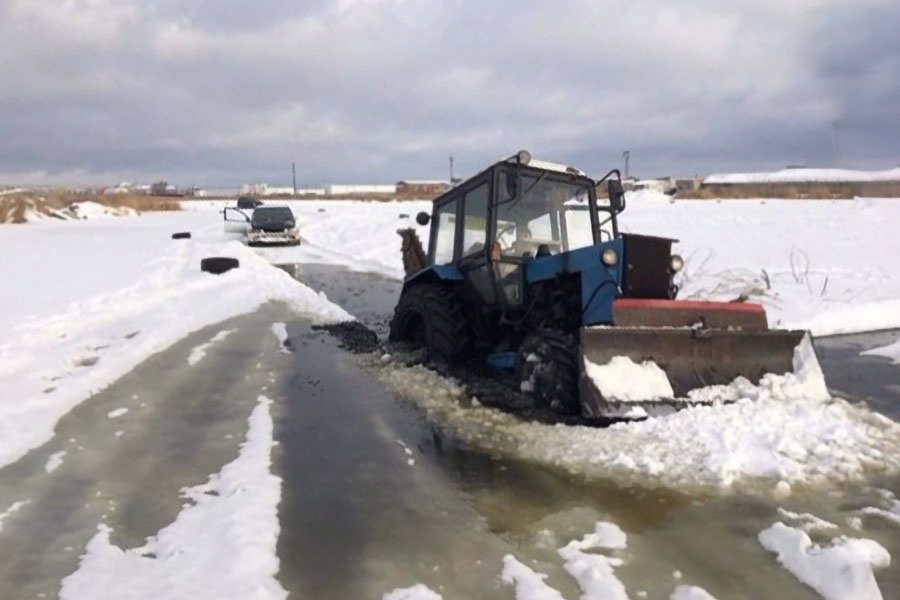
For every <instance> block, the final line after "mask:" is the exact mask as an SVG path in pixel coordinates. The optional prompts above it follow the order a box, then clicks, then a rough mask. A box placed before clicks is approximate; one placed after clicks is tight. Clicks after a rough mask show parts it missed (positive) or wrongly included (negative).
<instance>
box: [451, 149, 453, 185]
mask: <svg viewBox="0 0 900 600" xmlns="http://www.w3.org/2000/svg"><path fill="white" fill-rule="evenodd" d="M450 185H453V155H452V154H451V155H450Z"/></svg>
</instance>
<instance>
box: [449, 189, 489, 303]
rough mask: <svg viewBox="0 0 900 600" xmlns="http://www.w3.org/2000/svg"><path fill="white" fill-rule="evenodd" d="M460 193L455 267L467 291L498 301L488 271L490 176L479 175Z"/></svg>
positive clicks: (487, 299)
mask: <svg viewBox="0 0 900 600" xmlns="http://www.w3.org/2000/svg"><path fill="white" fill-rule="evenodd" d="M460 194H461V196H462V198H461V199H462V215H463V218H462V223H461V229H462V231H461V232H460V236H461V243H462V250H461V252H460V259H459V261H458V263H457V264H458V267H459V271H460V273H462V276H463V278H464V279H465V280H466V284H467V288H468V290H469V294H471V295H474V296H475V297H476V298H477V299H478V300H479V302H480V303H481V304H483V305H487V306H493V305H494V304H496V303H497V292H496V289H495V286H494V281H493V277H492V274H491V269H492V262H491V258H490V244H489V243H488V233H489V231H488V230H489V227H488V223H489V222H488V205H489V201H490V179H489V178H488V177H482V178H479V179H478V180H476V181H474V182H472V183H471V184H469V185H466V186H465V188H462V189H460Z"/></svg>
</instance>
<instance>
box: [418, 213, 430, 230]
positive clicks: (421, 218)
mask: <svg viewBox="0 0 900 600" xmlns="http://www.w3.org/2000/svg"><path fill="white" fill-rule="evenodd" d="M430 221H431V215H429V214H428V213H427V212H424V211H423V212H420V213H419V214H417V215H416V223H418V224H419V225H421V226H422V227H425V226H426V225H428V223H429V222H430Z"/></svg>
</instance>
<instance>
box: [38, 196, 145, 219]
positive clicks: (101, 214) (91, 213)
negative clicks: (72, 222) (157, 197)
mask: <svg viewBox="0 0 900 600" xmlns="http://www.w3.org/2000/svg"><path fill="white" fill-rule="evenodd" d="M54 214H55V215H56V216H58V217H63V218H66V217H68V218H71V219H80V220H88V219H108V218H111V217H132V216H134V215H136V214H137V211H136V210H134V209H133V208H128V207H127V206H106V205H105V204H99V203H97V202H92V201H90V200H87V201H84V202H73V203H72V204H70V205H69V206H67V207H65V208H63V209H61V210H58V211H56V212H55V213H54Z"/></svg>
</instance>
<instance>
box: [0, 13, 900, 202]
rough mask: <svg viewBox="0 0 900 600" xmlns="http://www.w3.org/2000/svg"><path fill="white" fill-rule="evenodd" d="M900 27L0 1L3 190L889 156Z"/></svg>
mask: <svg viewBox="0 0 900 600" xmlns="http://www.w3.org/2000/svg"><path fill="white" fill-rule="evenodd" d="M898 25H900V2H897V0H854V1H853V2H849V1H847V0H731V1H730V2H722V1H721V0H683V1H680V2H677V3H674V2H663V1H659V2H648V1H644V0H627V1H618V0H554V1H553V2H549V1H548V2H544V1H528V0H492V1H487V0H480V1H476V0H306V1H303V2H298V1H295V0H256V1H254V2H250V1H245V0H54V1H53V2H38V1H35V0H0V185H2V184H11V183H32V182H46V183H104V182H105V183H109V182H117V181H120V180H136V181H144V182H149V181H155V180H158V179H165V180H168V181H170V182H175V183H178V184H179V185H192V184H199V185H226V184H227V185H230V184H238V183H244V182H254V181H266V182H269V183H272V184H289V183H290V165H291V162H292V161H295V162H296V163H297V170H298V182H299V183H300V184H323V183H329V182H348V183H350V182H357V183H359V182H373V183H375V182H393V181H396V180H398V179H403V178H446V177H447V175H448V156H450V155H453V156H455V157H456V174H457V175H463V176H465V175H467V174H471V173H473V172H474V171H476V170H477V169H479V168H481V167H483V166H485V165H486V164H487V163H489V162H492V161H494V160H496V159H498V158H500V157H502V156H504V155H509V154H512V153H514V152H515V151H516V150H518V149H519V148H528V149H529V150H531V151H532V153H533V154H534V155H535V156H539V157H543V158H547V159H555V160H559V161H561V162H567V163H570V164H575V165H577V166H579V167H581V168H583V169H585V170H586V171H588V172H589V173H594V174H600V173H601V172H603V171H605V170H606V169H608V168H610V167H613V166H621V165H622V158H621V157H622V152H623V151H624V150H630V152H631V169H632V172H634V173H636V174H638V175H640V176H657V175H664V174H672V173H674V174H693V173H701V174H708V173H711V172H720V171H734V170H755V169H772V168H780V167H782V166H784V165H785V164H789V163H802V164H808V165H816V166H819V165H826V166H830V165H833V164H835V163H836V162H837V163H839V164H841V165H842V166H852V167H869V168H889V167H893V166H896V165H897V164H898V163H900V35H898V33H897V31H898V29H897V28H898ZM834 122H837V123H838V139H839V153H838V154H839V155H838V156H837V157H836V156H835V152H834V150H833V145H832V123H834Z"/></svg>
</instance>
